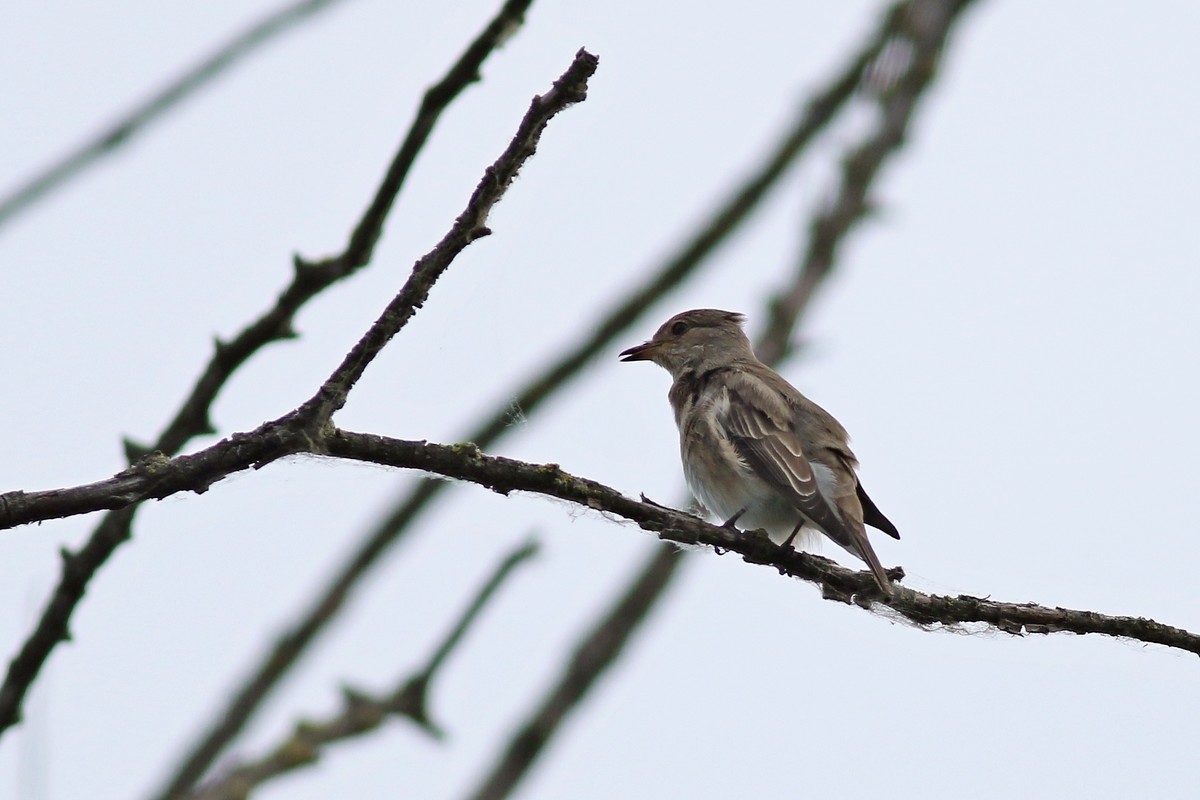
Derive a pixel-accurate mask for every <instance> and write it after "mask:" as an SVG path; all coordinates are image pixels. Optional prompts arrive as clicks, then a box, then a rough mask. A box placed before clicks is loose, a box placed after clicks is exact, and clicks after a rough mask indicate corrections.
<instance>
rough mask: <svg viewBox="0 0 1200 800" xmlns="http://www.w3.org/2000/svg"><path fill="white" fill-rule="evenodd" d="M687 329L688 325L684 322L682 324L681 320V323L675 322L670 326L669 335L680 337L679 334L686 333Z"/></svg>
mask: <svg viewBox="0 0 1200 800" xmlns="http://www.w3.org/2000/svg"><path fill="white" fill-rule="evenodd" d="M687 329H688V324H687V323H686V322H683V321H682V320H681V321H679V322H676V323H675V324H674V325H672V326H671V334H672V335H673V336H679V335H681V334H682V333H683V332H684V331H686V330H687Z"/></svg>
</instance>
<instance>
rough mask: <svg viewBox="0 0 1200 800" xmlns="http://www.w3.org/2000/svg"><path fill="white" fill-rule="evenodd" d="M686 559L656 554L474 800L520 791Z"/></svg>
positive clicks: (673, 551) (672, 552) (667, 551)
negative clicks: (531, 767)
mask: <svg viewBox="0 0 1200 800" xmlns="http://www.w3.org/2000/svg"><path fill="white" fill-rule="evenodd" d="M684 555H685V553H684V551H682V550H679V549H678V548H676V547H675V546H674V545H670V544H667V543H663V544H661V545H659V546H657V547H655V548H654V554H653V555H652V556H651V557H650V559H649V560H648V562H647V564H646V566H645V567H644V568H643V569H642V570H641V571H640V572H639V573H638V574H637V575H636V576H635V577H634V579H633V580H632V581H630V583H629V585H628V587H626V589H625V590H624V591H622V592H621V594H620V595H619V600H618V601H617V602H616V603H615V604H614V605H613V607H612V608H610V609H609V610H608V611H607V612H606V613H605V614H604V615H603V616H602V617H601V618H600V620H599V622H598V623H597V624H596V626H595V628H594V629H593V630H592V632H591V633H590V635H589V636H587V637H586V638H584V639H583V641H581V642H580V643H579V644H578V645H577V646H576V647H575V651H574V653H573V654H572V656H571V659H570V661H568V662H567V665H566V668H565V669H564V670H563V680H560V681H558V682H556V683H555V684H554V686H553V688H552V689H551V690H550V691H549V692H547V693H546V696H545V697H544V698H542V701H541V702H540V703H539V704H538V706H537V708H535V709H534V710H533V713H531V714H530V715H529V718H528V719H527V720H526V721H525V722H524V723H523V724H522V725H521V726H520V728H519V729H518V730H517V731H516V732H515V733H513V735H512V736H511V737H510V738H509V740H508V746H507V747H505V748H504V753H503V754H502V755H501V756H500V759H499V760H498V761H497V762H496V764H495V766H493V767H492V769H491V771H490V772H489V773H488V774H487V776H486V777H485V778H484V779H483V780H482V781H481V782H480V784H479V786H478V788H476V789H475V791H474V792H473V793H472V794H471V800H499V798H502V797H507V796H508V795H509V793H510V792H512V790H513V789H514V788H516V785H517V784H518V783H519V782H520V781H521V778H523V777H525V772H526V770H527V769H528V767H529V765H530V764H532V763H533V762H534V761H535V760H536V759H537V757H538V756H539V755H541V752H542V749H543V748H544V747H545V746H546V743H547V742H548V741H550V739H552V738H554V734H555V733H557V732H558V726H559V725H560V724H561V723H562V721H563V720H564V719H565V718H566V716H567V714H569V713H570V712H571V710H572V709H574V707H575V706H576V705H578V704H579V702H580V701H581V700H582V699H583V698H584V697H585V696H587V693H588V691H590V690H591V688H592V685H593V684H594V683H595V680H596V678H597V677H598V676H599V675H601V674H603V672H604V671H605V670H606V669H608V668H609V666H611V665H612V663H613V662H614V661H616V660H617V659H618V658H620V656H621V652H622V651H623V650H624V649H625V645H626V644H627V643H628V642H629V639H630V636H629V633H630V632H631V631H633V630H636V629H637V627H638V626H639V625H640V624H641V622H642V620H643V619H645V617H646V615H647V614H648V613H649V612H650V611H651V610H652V609H653V608H654V605H655V604H656V603H657V601H658V598H659V597H661V596H662V593H663V591H664V590H665V589H666V587H667V586H668V585H669V584H670V583H671V581H672V579H673V578H674V577H675V574H676V570H677V569H678V568H679V565H680V564H682V563H683V557H684Z"/></svg>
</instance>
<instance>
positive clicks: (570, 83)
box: [299, 50, 599, 421]
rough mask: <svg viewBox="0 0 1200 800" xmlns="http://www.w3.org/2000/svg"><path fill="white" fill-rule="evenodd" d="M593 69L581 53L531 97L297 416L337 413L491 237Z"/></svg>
mask: <svg viewBox="0 0 1200 800" xmlns="http://www.w3.org/2000/svg"><path fill="white" fill-rule="evenodd" d="M598 64H599V60H598V59H597V58H596V57H595V56H594V55H592V54H591V53H589V52H587V51H586V50H580V51H579V52H578V53H577V54H576V55H575V61H574V62H573V63H572V64H571V66H570V67H568V68H567V71H566V72H564V73H563V74H562V77H560V78H559V79H558V80H556V81H555V82H554V88H552V89H551V90H550V91H549V92H547V93H546V94H545V95H543V96H541V97H535V98H533V102H532V103H531V104H530V106H529V111H528V112H526V114H525V117H524V119H522V120H521V126H520V127H519V128H518V129H517V133H516V135H514V136H513V139H512V142H510V143H509V145H508V148H507V149H506V150H505V151H504V153H503V154H501V156H500V157H499V158H498V159H496V162H495V163H494V164H492V166H490V167H488V169H487V171H486V172H485V173H484V175H483V179H482V180H481V181H480V182H479V185H478V186H477V187H475V192H474V193H473V194H472V195H471V200H470V202H468V203H467V208H466V210H464V211H463V213H462V214H460V215H459V216H458V219H456V220H455V221H454V225H453V227H451V229H450V230H449V232H447V233H446V235H445V236H444V237H443V238H442V240H441V241H440V242H438V245H437V247H435V248H434V249H433V250H431V251H430V252H429V253H428V254H427V255H426V256H424V257H423V258H421V260H420V261H418V262H417V263H416V266H414V267H413V271H412V275H411V276H410V277H409V279H408V281H407V282H406V283H405V285H404V289H403V290H401V292H400V293H399V294H398V295H396V297H395V298H394V299H393V300H392V302H391V303H389V304H388V306H387V308H385V309H384V311H383V314H382V315H381V316H380V317H379V319H378V320H376V321H375V324H373V325H372V326H371V327H370V329H369V330H368V331H367V333H366V335H364V336H363V337H362V339H360V340H359V342H358V344H356V345H355V346H354V347H353V348H351V350H350V352H349V353H347V354H346V358H345V359H344V360H343V361H342V363H341V365H339V366H338V368H337V369H336V370H334V372H333V374H332V375H330V376H329V379H328V380H326V381H325V383H324V384H323V385H322V386H321V388H320V390H318V392H317V394H316V395H314V396H313V398H312V399H311V400H309V401H308V402H307V403H305V404H304V405H303V406H302V407H301V408H300V411H299V413H300V415H301V416H305V415H309V414H311V415H313V417H314V418H315V419H318V420H320V421H325V420H328V419H329V418H330V416H332V415H333V413H334V412H335V411H337V410H338V409H340V408H341V407H342V406H343V405H344V404H345V402H346V395H347V394H348V393H349V392H350V389H351V388H352V387H353V386H354V384H355V382H357V381H358V379H359V378H360V377H361V376H362V374H363V372H364V371H365V370H366V368H367V365H369V364H370V363H371V361H372V360H374V358H375V356H377V355H378V354H379V353H380V351H382V350H383V348H384V346H385V345H386V344H387V343H388V342H389V341H391V339H392V337H393V336H395V335H396V334H397V333H398V332H399V331H400V329H401V328H402V327H404V324H405V323H406V322H408V320H409V319H410V318H411V317H412V315H413V314H415V313H416V310H417V309H418V308H420V307H421V306H422V305H424V303H425V300H426V298H427V297H428V296H429V290H430V289H431V288H432V287H433V284H434V283H435V282H436V281H437V279H438V278H439V277H441V275H442V273H443V272H445V271H446V269H447V268H448V267H449V266H450V262H452V261H453V260H454V258H455V257H456V256H457V255H458V254H459V253H461V252H462V251H463V250H464V249H465V248H466V247H467V245H469V244H470V243H471V242H473V241H475V240H476V239H479V238H482V237H484V236H487V235H489V234H490V233H491V230H490V229H488V227H487V225H486V223H487V218H488V214H489V213H491V210H492V206H494V205H495V204H496V203H498V202H499V201H500V198H501V197H503V196H504V192H505V190H507V189H508V187H509V185H510V184H511V183H512V182H513V181H514V180H515V179H516V177H517V173H518V172H519V171H520V169H521V167H522V166H523V165H524V164H525V161H526V160H527V159H528V158H530V157H531V156H532V155H533V154H534V153H535V152H537V145H538V141H539V140H540V139H541V136H542V131H543V130H545V128H546V125H547V124H549V122H550V120H551V118H553V117H554V116H555V115H556V114H558V113H559V112H560V111H562V110H563V109H565V108H567V107H569V106H572V105H574V104H575V103H580V102H583V100H585V99H586V98H587V82H588V79H589V78H591V76H592V74H593V73H595V71H596V66H597V65H598Z"/></svg>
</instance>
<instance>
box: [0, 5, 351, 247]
mask: <svg viewBox="0 0 1200 800" xmlns="http://www.w3.org/2000/svg"><path fill="white" fill-rule="evenodd" d="M340 1H341V0H302V2H298V3H293V4H292V5H289V6H285V7H284V8H281V9H279V10H278V11H274V12H272V13H271V14H268V15H267V16H266V17H264V18H262V19H261V20H259V21H258V22H256V23H254V24H253V25H251V26H250V27H249V28H247V29H246V30H244V31H242V32H241V33H239V34H238V35H236V36H234V37H233V39H231V40H230V41H228V42H226V43H225V44H223V45H221V46H220V47H219V48H217V49H216V51H214V52H213V53H212V54H211V55H209V56H207V57H206V58H204V59H202V60H201V61H200V62H199V63H198V64H196V65H194V66H192V67H191V68H190V69H188V70H186V71H185V72H184V73H183V74H182V75H180V76H179V77H177V78H175V79H174V80H172V81H170V82H169V83H167V85H165V86H163V87H162V88H161V89H159V90H158V91H157V92H155V93H154V94H153V95H151V96H150V97H149V98H148V99H146V100H144V101H143V102H142V103H141V104H140V105H137V106H135V107H134V108H133V109H131V110H130V111H127V112H126V113H125V114H123V115H122V116H121V117H120V118H119V119H118V120H117V121H116V122H115V123H113V124H112V125H110V126H108V127H107V128H105V129H104V130H102V131H101V132H100V133H98V134H96V135H95V136H94V137H92V138H91V139H89V140H87V141H86V142H84V143H83V144H81V145H79V146H78V147H77V148H75V149H74V150H72V151H71V152H70V153H67V154H66V155H65V156H63V157H62V158H60V159H59V160H58V161H56V162H54V163H53V164H51V165H50V166H48V167H46V168H45V169H43V170H42V171H41V172H39V173H38V174H36V175H34V176H33V177H32V178H30V179H29V180H28V181H27V182H26V183H24V184H22V185H21V186H18V187H17V188H16V189H14V190H13V191H12V193H11V194H9V195H8V196H7V197H4V198H0V227H3V225H4V224H5V223H7V222H10V221H11V220H12V219H13V218H14V217H16V216H17V215H18V214H20V213H21V212H22V211H26V210H28V209H29V208H30V206H33V205H34V204H36V203H37V202H38V201H39V200H43V199H45V198H46V196H47V195H49V194H50V193H51V192H53V191H55V190H56V189H59V188H61V187H62V186H63V185H64V184H66V183H67V182H68V181H70V180H71V179H72V178H75V177H76V176H78V175H79V174H81V173H82V172H83V171H84V170H85V169H87V168H88V167H90V166H91V165H92V164H94V163H95V162H96V161H98V160H100V159H101V158H103V157H104V156H106V155H109V154H111V153H112V152H113V151H115V150H117V149H119V148H120V147H121V146H122V145H125V144H128V143H129V142H130V141H132V140H133V139H134V137H135V136H136V135H137V134H140V133H143V132H144V131H145V129H146V128H147V127H148V126H150V125H151V124H152V123H154V122H156V121H158V119H159V118H160V117H162V116H163V115H164V114H165V113H166V112H168V111H170V110H171V109H172V108H174V107H175V106H177V105H178V104H179V103H181V102H183V101H184V100H186V99H188V98H190V97H192V96H193V95H194V93H195V92H196V91H197V90H199V89H201V88H203V87H204V86H206V85H207V84H209V83H211V82H212V81H213V80H215V79H216V78H218V77H220V75H221V74H222V73H224V72H225V71H226V70H228V69H230V68H231V67H233V66H234V65H235V64H237V63H238V62H239V61H241V60H242V59H244V58H245V57H246V56H249V55H251V54H253V53H255V52H257V51H258V49H259V48H260V47H261V46H262V45H264V44H266V43H267V42H268V41H270V40H271V39H274V38H275V37H277V36H279V35H280V34H282V33H284V32H285V31H287V30H288V29H289V28H292V27H294V26H296V25H298V24H299V23H301V22H303V21H305V20H307V19H309V18H310V17H312V16H314V15H315V14H316V13H317V12H318V11H324V10H326V9H328V8H329V7H331V6H333V5H336V4H337V3H338V2H340Z"/></svg>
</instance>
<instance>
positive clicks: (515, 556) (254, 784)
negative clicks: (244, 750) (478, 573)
mask: <svg viewBox="0 0 1200 800" xmlns="http://www.w3.org/2000/svg"><path fill="white" fill-rule="evenodd" d="M537 551H538V546H537V544H536V543H535V542H533V541H529V542H527V543H525V544H523V545H521V546H520V547H519V548H517V549H516V550H514V551H513V552H512V553H510V554H509V555H508V556H507V557H505V558H504V560H503V561H502V562H501V563H500V564H499V565H498V566H497V567H496V569H495V570H494V571H493V573H492V575H491V577H489V578H488V580H487V582H486V583H485V584H484V585H483V586H482V587H480V589H479V591H478V592H476V595H475V597H474V599H472V601H471V603H470V605H469V606H468V607H467V608H466V610H465V611H463V613H462V614H461V615H460V616H459V618H458V619H457V620H456V621H455V623H454V625H452V626H451V628H450V630H449V631H447V633H446V635H445V637H444V638H443V640H442V642H441V643H440V644H439V645H438V646H437V647H436V648H435V649H434V651H433V653H432V654H431V655H430V656H429V660H428V661H427V662H426V664H425V666H424V667H422V668H421V669H420V670H418V671H417V672H415V673H414V674H412V675H411V676H409V677H408V678H406V679H404V680H402V681H399V682H398V683H397V684H396V688H395V689H393V690H392V691H391V692H389V693H388V694H386V695H382V696H372V695H369V694H367V693H365V692H363V691H360V690H357V689H349V688H347V689H344V690H343V692H342V708H341V710H340V711H338V712H337V713H335V714H333V715H332V716H330V717H329V718H327V719H325V720H322V721H319V722H312V721H304V722H299V723H297V724H296V725H295V726H294V727H293V729H292V731H291V733H290V735H288V736H287V737H286V738H285V739H284V741H282V742H280V743H279V744H278V745H277V746H276V747H274V748H272V749H271V751H270V752H269V753H267V754H266V755H265V756H263V757H261V758H258V759H254V760H251V761H244V762H242V763H239V764H234V765H231V766H229V767H227V768H226V769H225V770H224V771H223V774H222V775H221V776H220V777H218V778H215V779H214V780H212V781H210V782H209V783H207V784H205V785H203V786H200V787H197V788H196V789H195V790H193V791H191V792H188V793H187V794H185V795H183V796H184V797H188V798H195V800H243V798H246V797H248V796H249V795H250V793H251V792H253V791H254V790H255V789H257V788H258V787H260V786H262V784H264V783H266V782H267V781H270V780H271V779H273V778H277V777H279V776H281V775H285V774H287V773H288V772H291V771H293V770H296V769H299V768H301V767H305V766H308V765H310V764H312V763H314V762H316V761H317V759H318V758H319V757H320V755H321V751H322V748H323V747H325V746H326V745H329V744H332V743H334V742H338V741H342V740H345V739H350V738H353V737H355V736H361V735H362V734H364V733H368V732H370V731H373V730H375V729H376V728H378V727H379V726H380V725H382V724H383V722H384V721H385V720H386V719H387V718H388V717H389V716H392V717H403V718H406V719H409V720H411V721H412V722H413V723H415V724H416V725H417V726H419V727H420V728H421V729H423V730H425V731H426V732H428V733H429V734H430V735H431V736H434V737H436V738H441V736H442V729H441V728H440V727H439V726H438V725H436V724H435V723H434V722H433V721H432V720H431V719H430V717H429V688H430V685H431V684H432V682H433V680H434V679H435V678H436V677H437V676H438V675H439V674H440V671H441V667H442V665H443V664H444V663H445V661H446V659H447V658H448V657H449V656H450V655H451V654H452V653H453V652H454V650H455V649H456V648H457V647H458V645H459V643H460V642H461V641H462V638H463V636H465V635H466V633H467V631H468V630H469V629H470V627H471V625H472V624H474V622H475V620H476V619H477V618H478V617H479V614H480V613H481V612H482V611H483V609H484V608H485V607H486V606H487V604H488V603H489V602H490V601H491V599H492V597H493V596H494V595H495V594H496V592H497V591H498V590H499V589H500V587H501V586H502V585H503V584H504V582H505V581H506V580H507V579H508V577H509V575H510V574H511V573H512V571H513V570H514V569H516V568H517V566H518V565H520V564H522V563H523V562H525V561H528V560H529V559H531V558H533V556H535V555H536V554H537Z"/></svg>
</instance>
